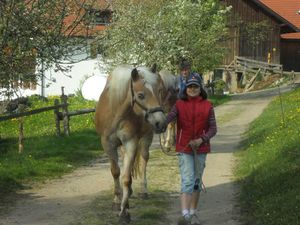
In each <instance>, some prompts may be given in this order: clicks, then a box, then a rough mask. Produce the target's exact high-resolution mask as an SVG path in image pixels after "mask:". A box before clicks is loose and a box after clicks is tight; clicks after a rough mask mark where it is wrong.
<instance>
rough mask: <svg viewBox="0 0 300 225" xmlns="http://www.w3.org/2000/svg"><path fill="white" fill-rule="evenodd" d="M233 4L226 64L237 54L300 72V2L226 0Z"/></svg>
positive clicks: (296, 0)
mask: <svg viewBox="0 0 300 225" xmlns="http://www.w3.org/2000/svg"><path fill="white" fill-rule="evenodd" d="M223 2H224V4H226V5H231V6H232V16H231V18H230V23H229V30H230V39H229V41H228V42H227V46H228V49H230V51H229V52H228V54H227V56H226V58H225V59H224V63H225V65H228V64H230V63H231V62H232V61H233V60H234V57H235V56H241V57H245V58H247V59H254V60H258V61H263V62H269V63H276V64H282V65H283V70H294V71H299V72H300V1H298V0H285V1H282V0H223Z"/></svg>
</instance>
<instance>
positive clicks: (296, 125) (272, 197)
mask: <svg viewBox="0 0 300 225" xmlns="http://www.w3.org/2000/svg"><path fill="white" fill-rule="evenodd" d="M281 100H282V105H283V111H282V108H281ZM281 100H280V98H279V97H277V98H276V99H275V100H274V101H273V102H272V103H271V104H270V105H269V106H268V108H267V109H266V110H265V111H264V112H263V114H262V115H261V116H260V117H259V118H258V119H257V120H255V121H254V122H253V123H252V124H251V125H250V127H249V130H248V131H247V133H246V140H245V141H244V145H243V146H244V148H243V149H242V151H240V152H238V153H237V155H238V157H239V164H238V165H237V167H236V172H235V174H236V177H237V178H238V180H239V183H240V185H241V193H240V196H239V197H240V202H241V208H242V209H243V213H242V217H243V218H242V219H243V223H242V224H245V225H285V224H293V225H299V224H300V214H299V211H300V147H299V146H300V89H297V90H295V91H293V92H290V93H287V94H284V95H283V96H282V99H281Z"/></svg>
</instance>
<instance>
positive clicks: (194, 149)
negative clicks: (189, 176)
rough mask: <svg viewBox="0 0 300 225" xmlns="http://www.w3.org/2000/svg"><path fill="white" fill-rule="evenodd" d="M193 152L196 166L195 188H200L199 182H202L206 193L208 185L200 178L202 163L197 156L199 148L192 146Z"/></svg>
mask: <svg viewBox="0 0 300 225" xmlns="http://www.w3.org/2000/svg"><path fill="white" fill-rule="evenodd" d="M192 150H193V153H194V166H195V172H196V179H195V185H194V189H195V190H199V184H200V182H201V184H200V185H201V187H202V190H203V192H204V193H206V187H205V185H204V183H203V181H202V179H201V178H200V163H199V161H198V158H197V148H192Z"/></svg>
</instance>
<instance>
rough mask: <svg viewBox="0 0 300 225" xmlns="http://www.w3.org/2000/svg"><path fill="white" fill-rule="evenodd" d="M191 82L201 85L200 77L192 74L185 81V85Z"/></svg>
mask: <svg viewBox="0 0 300 225" xmlns="http://www.w3.org/2000/svg"><path fill="white" fill-rule="evenodd" d="M192 84H194V85H197V86H199V87H201V78H200V77H199V76H197V75H194V74H192V75H190V76H189V77H188V79H187V81H186V86H187V87H188V86H190V85H192Z"/></svg>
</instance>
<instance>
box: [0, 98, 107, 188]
mask: <svg viewBox="0 0 300 225" xmlns="http://www.w3.org/2000/svg"><path fill="white" fill-rule="evenodd" d="M54 99H59V97H58V96H56V97H55V96H54V97H50V98H48V99H47V100H46V101H45V100H42V99H41V98H39V97H37V96H35V97H31V98H30V102H31V106H30V109H36V108H41V107H45V106H51V105H53V104H54V103H53V102H54ZM68 102H69V103H70V107H69V110H70V111H72V110H76V109H82V108H94V107H95V102H93V101H86V100H83V99H82V98H79V97H72V98H69V101H68ZM30 109H28V110H30ZM93 117H94V113H90V114H85V115H80V116H74V117H71V120H70V130H71V135H70V136H69V137H57V136H56V134H55V119H54V113H53V111H52V110H51V111H47V112H44V113H40V114H35V115H31V116H26V117H24V137H25V138H24V152H23V153H22V154H19V153H18V129H19V128H18V127H19V121H18V119H12V120H8V121H4V122H1V123H0V125H1V126H0V135H1V139H0V194H1V193H2V194H3V193H7V192H13V191H16V190H18V189H20V188H22V186H23V185H24V184H26V183H27V182H32V181H44V180H46V179H48V178H51V177H58V176H60V175H62V174H64V173H66V172H70V171H72V170H73V169H75V168H76V167H77V166H79V165H82V164H83V163H85V162H88V161H90V160H91V159H93V158H95V157H98V156H100V155H101V151H100V143H99V138H98V136H97V135H96V131H95V128H94V118H93ZM61 129H62V130H63V128H61Z"/></svg>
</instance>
